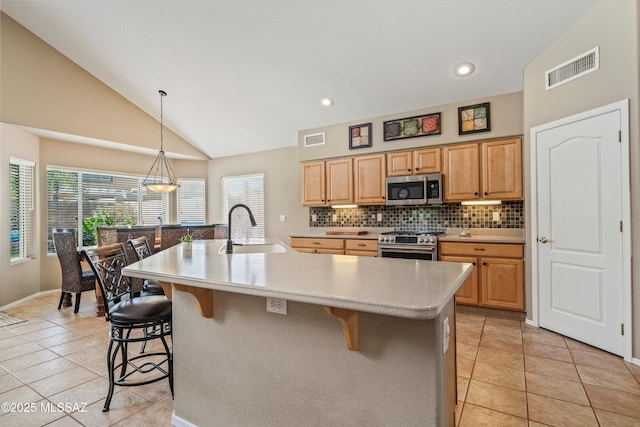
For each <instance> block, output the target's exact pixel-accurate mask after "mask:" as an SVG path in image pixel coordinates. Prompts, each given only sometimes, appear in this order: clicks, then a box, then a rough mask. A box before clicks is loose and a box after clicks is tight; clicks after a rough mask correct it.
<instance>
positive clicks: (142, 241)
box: [127, 236, 164, 295]
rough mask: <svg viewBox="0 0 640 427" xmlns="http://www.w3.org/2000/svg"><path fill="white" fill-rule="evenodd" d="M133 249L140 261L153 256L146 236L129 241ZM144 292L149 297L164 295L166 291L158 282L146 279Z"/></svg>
mask: <svg viewBox="0 0 640 427" xmlns="http://www.w3.org/2000/svg"><path fill="white" fill-rule="evenodd" d="M127 243H128V244H129V246H131V249H133V252H134V253H135V254H136V258H138V261H142V260H143V259H145V258H146V257H148V256H151V254H152V252H151V247H150V246H149V240H148V239H147V238H146V237H145V236H141V237H136V238H135V239H129V240H127ZM142 291H143V292H144V293H145V294H147V295H164V289H163V288H162V285H161V284H160V283H158V281H157V280H153V279H144V282H143V283H142Z"/></svg>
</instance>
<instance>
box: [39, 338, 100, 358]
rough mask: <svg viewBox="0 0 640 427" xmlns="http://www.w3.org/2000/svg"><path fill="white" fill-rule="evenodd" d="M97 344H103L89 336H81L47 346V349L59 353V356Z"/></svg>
mask: <svg viewBox="0 0 640 427" xmlns="http://www.w3.org/2000/svg"><path fill="white" fill-rule="evenodd" d="M97 345H101V346H103V345H104V344H103V343H100V342H98V341H95V340H92V339H91V338H87V337H83V338H80V339H78V340H74V341H69V342H66V343H64V344H60V345H57V346H54V347H49V350H51V351H53V352H54V353H57V354H59V355H60V356H66V355H69V354H71V353H76V352H78V351H84V350H86V349H88V348H91V347H95V346H97Z"/></svg>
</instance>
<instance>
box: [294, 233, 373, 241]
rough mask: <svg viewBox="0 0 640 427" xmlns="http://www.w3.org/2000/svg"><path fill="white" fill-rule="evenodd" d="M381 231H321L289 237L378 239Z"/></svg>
mask: <svg viewBox="0 0 640 427" xmlns="http://www.w3.org/2000/svg"><path fill="white" fill-rule="evenodd" d="M378 236H380V234H379V233H367V234H320V233H308V234H292V235H290V236H289V237H303V238H306V239H360V240H378Z"/></svg>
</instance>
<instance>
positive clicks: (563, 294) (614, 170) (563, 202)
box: [532, 110, 629, 355]
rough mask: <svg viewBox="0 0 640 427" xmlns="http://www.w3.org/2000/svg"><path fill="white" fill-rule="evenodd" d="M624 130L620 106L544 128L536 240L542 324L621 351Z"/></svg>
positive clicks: (538, 143) (538, 150)
mask: <svg viewBox="0 0 640 427" xmlns="http://www.w3.org/2000/svg"><path fill="white" fill-rule="evenodd" d="M620 130H621V111H620V110H616V111H609V112H605V113H602V114H597V115H594V116H591V117H586V118H582V119H579V120H575V121H569V122H567V123H565V124H562V125H560V126H556V127H551V128H549V129H547V130H543V131H540V132H537V133H536V136H535V145H536V146H535V149H536V152H535V155H536V163H537V170H536V175H537V179H536V183H535V186H534V188H535V190H536V193H537V194H533V196H534V197H536V202H537V203H536V204H537V212H534V215H537V217H536V220H537V238H538V241H537V242H532V243H533V244H535V245H536V246H537V248H534V250H536V249H537V260H538V263H537V277H538V292H539V294H538V297H539V301H538V303H539V324H540V326H542V327H544V328H547V329H550V330H552V331H555V332H558V333H560V334H563V335H565V336H568V337H571V338H574V339H576V340H579V341H582V342H585V343H587V344H590V345H593V346H595V347H598V348H601V349H603V350H606V351H609V352H611V353H615V354H618V355H622V354H623V352H624V346H625V342H624V338H623V335H622V333H623V332H622V325H623V323H624V309H623V308H624V301H623V294H624V292H623V282H624V280H623V279H624V265H623V264H624V262H623V255H624V254H623V252H624V251H623V233H622V227H623V223H622V220H623V217H624V216H623V191H622V189H623V188H625V187H626V186H625V185H623V178H624V179H627V180H628V177H623V176H622V174H623V173H622V171H623V170H624V171H626V170H627V168H626V167H623V163H622V161H623V157H624V156H622V148H621V146H622V144H621V143H620V142H619V135H620ZM532 134H533V132H532ZM628 226H629V225H627V227H628ZM533 267H534V268H536V266H535V265H534V266H533Z"/></svg>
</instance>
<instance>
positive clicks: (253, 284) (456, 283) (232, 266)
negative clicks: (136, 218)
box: [123, 240, 472, 319]
mask: <svg viewBox="0 0 640 427" xmlns="http://www.w3.org/2000/svg"><path fill="white" fill-rule="evenodd" d="M276 242H277V243H279V244H280V245H282V246H283V247H284V248H285V249H286V250H285V252H283V253H234V254H224V253H223V254H220V253H219V250H220V248H221V247H223V246H225V243H226V241H225V240H196V241H194V242H193V249H192V251H191V252H190V253H189V252H185V251H183V247H182V246H183V244H179V245H176V246H173V247H171V248H169V249H166V250H164V251H161V252H158V253H156V254H154V255H152V256H150V257H148V258H145V259H143V260H142V261H139V262H136V263H134V264H131V265H129V266H127V267H125V268H124V270H123V274H125V275H126V276H131V277H140V278H147V279H156V280H160V281H164V282H170V283H175V284H181V285H186V286H194V287H199V288H205V289H213V290H220V291H226V292H234V293H238V294H246V295H256V296H264V297H275V298H284V299H287V300H290V301H298V302H304V303H309V304H317V305H326V306H331V307H338V308H347V309H352V310H358V311H364V312H370V313H378V314H384V315H390V316H397V317H406V318H414V319H432V318H435V317H436V316H437V315H438V314H439V312H440V311H441V310H442V309H443V308H444V306H445V305H446V303H447V302H448V301H449V300H450V299H451V298H453V297H454V294H455V292H456V291H457V290H458V288H459V287H460V286H461V285H462V283H463V282H464V280H465V278H466V277H467V276H468V275H469V274H470V272H471V270H472V265H471V264H468V263H452V262H434V261H422V260H408V259H391V258H372V257H357V256H350V255H320V254H307V253H298V252H296V251H295V250H293V249H291V248H290V247H289V246H288V245H286V244H284V243H282V242H279V241H276Z"/></svg>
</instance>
